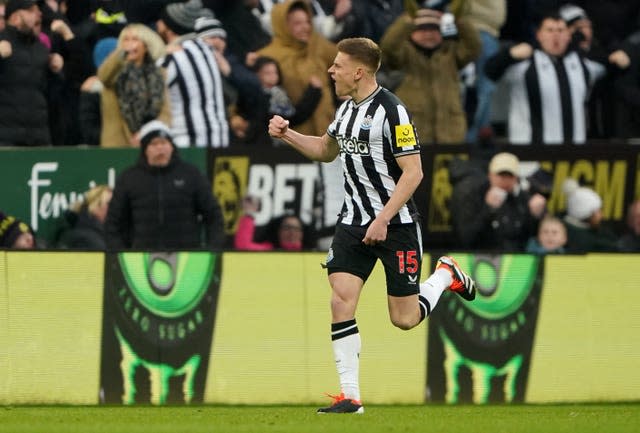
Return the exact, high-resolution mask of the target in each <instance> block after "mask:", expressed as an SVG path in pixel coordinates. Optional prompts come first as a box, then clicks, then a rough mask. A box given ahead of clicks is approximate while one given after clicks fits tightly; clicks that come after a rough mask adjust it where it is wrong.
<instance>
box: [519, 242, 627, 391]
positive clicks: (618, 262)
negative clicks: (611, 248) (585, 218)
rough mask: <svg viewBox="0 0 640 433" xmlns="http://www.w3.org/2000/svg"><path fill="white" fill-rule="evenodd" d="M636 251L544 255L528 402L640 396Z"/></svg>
mask: <svg viewBox="0 0 640 433" xmlns="http://www.w3.org/2000/svg"><path fill="white" fill-rule="evenodd" d="M638 264H640V255H637V254H636V255H629V254H624V255H623V254H608V255H607V254H590V255H585V256H549V257H547V259H546V264H545V275H544V287H543V290H542V298H541V304H540V314H539V315H538V326H537V329H536V336H535V341H534V346H533V354H532V360H531V370H530V373H529V383H528V387H527V396H526V400H525V401H527V402H531V403H544V402H562V401H603V400H611V401H615V400H638V399H640V373H639V371H640V370H638V360H640V290H639V288H640V266H638Z"/></svg>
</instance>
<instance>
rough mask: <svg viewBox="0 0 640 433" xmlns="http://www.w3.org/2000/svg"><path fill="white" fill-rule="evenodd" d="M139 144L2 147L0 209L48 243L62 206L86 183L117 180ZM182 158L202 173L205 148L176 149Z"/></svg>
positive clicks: (79, 193) (133, 158) (84, 188)
mask: <svg viewBox="0 0 640 433" xmlns="http://www.w3.org/2000/svg"><path fill="white" fill-rule="evenodd" d="M139 154H140V150H139V149H101V148H35V149H31V148H29V149H18V148H2V149H0V176H2V179H3V181H2V182H0V197H2V202H1V203H0V210H2V211H4V212H5V213H7V214H11V215H14V216H16V217H17V218H20V219H22V220H23V221H26V222H28V223H29V224H30V225H31V227H33V229H34V230H35V231H36V233H37V236H38V238H39V239H41V240H44V241H45V242H46V244H48V245H49V246H51V243H52V242H53V240H54V237H55V233H56V230H57V228H58V227H59V226H60V223H61V221H60V220H61V217H62V215H63V213H64V211H65V210H66V209H68V208H69V206H70V205H71V204H72V203H74V202H75V201H76V200H78V199H79V198H81V197H82V194H83V193H84V192H85V191H87V190H88V189H89V188H91V187H93V186H94V185H98V184H108V185H110V186H112V187H113V186H114V185H115V181H116V178H117V176H118V175H119V174H120V173H121V172H122V171H123V170H124V169H126V168H127V167H129V166H131V165H133V164H134V163H135V162H136V161H137V159H138V156H139ZM180 156H181V157H182V159H184V160H186V161H189V162H191V163H193V164H195V165H196V166H198V167H199V168H200V169H201V170H202V171H203V173H206V167H207V152H206V149H198V148H188V149H180Z"/></svg>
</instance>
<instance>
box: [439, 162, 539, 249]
mask: <svg viewBox="0 0 640 433" xmlns="http://www.w3.org/2000/svg"><path fill="white" fill-rule="evenodd" d="M519 165H520V162H519V160H518V158H517V157H516V156H515V155H513V154H511V153H507V152H502V153H498V154H496V155H495V156H494V157H493V158H492V159H491V161H490V163H489V174H488V175H486V174H469V175H467V176H465V177H464V178H462V179H460V180H458V181H457V182H455V183H454V187H453V193H452V197H451V215H452V217H453V227H454V231H455V233H456V235H457V236H458V241H459V244H458V245H457V246H459V247H462V248H466V249H476V250H488V251H502V252H523V251H524V250H525V246H526V243H527V241H528V239H529V238H530V237H531V236H534V235H535V234H536V231H537V227H538V222H539V220H540V218H541V217H542V216H543V214H544V212H545V207H546V202H547V201H546V199H545V198H544V196H542V194H539V193H536V194H533V195H530V194H529V192H528V191H525V190H524V189H522V188H521V187H520V184H519V177H518V176H519ZM474 173H475V172H474Z"/></svg>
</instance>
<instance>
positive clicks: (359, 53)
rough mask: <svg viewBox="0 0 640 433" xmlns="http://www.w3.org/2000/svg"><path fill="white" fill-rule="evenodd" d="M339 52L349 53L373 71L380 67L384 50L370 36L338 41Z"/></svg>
mask: <svg viewBox="0 0 640 433" xmlns="http://www.w3.org/2000/svg"><path fill="white" fill-rule="evenodd" d="M337 48H338V52H341V53H344V54H347V55H349V56H350V57H351V58H352V59H354V60H356V61H358V62H360V63H362V64H363V65H365V66H366V67H367V69H369V71H370V72H371V73H376V72H377V71H378V69H379V68H380V61H381V60H380V59H381V58H382V51H381V50H380V47H379V46H378V44H376V43H375V42H373V41H372V40H371V39H369V38H347V39H343V40H341V41H340V42H338V45H337Z"/></svg>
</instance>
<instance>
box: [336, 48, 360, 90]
mask: <svg viewBox="0 0 640 433" xmlns="http://www.w3.org/2000/svg"><path fill="white" fill-rule="evenodd" d="M361 69H362V67H361V66H360V65H359V64H357V63H356V62H355V61H353V60H352V59H351V56H349V55H348V54H344V53H340V52H339V53H338V55H337V56H336V58H335V60H334V61H333V65H331V67H330V68H329V75H331V79H332V80H333V81H334V83H335V88H336V95H338V96H340V97H342V96H354V95H355V92H356V90H357V87H356V76H357V75H361V74H362V71H361Z"/></svg>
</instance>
